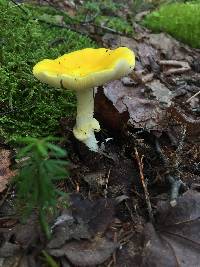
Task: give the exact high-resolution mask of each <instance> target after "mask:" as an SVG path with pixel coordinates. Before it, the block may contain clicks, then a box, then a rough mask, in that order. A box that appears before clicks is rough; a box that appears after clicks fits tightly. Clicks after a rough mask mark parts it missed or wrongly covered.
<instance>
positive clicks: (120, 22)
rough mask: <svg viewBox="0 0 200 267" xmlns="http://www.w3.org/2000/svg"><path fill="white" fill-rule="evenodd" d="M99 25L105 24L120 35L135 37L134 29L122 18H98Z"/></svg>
mask: <svg viewBox="0 0 200 267" xmlns="http://www.w3.org/2000/svg"><path fill="white" fill-rule="evenodd" d="M95 22H96V23H97V24H100V25H101V24H103V25H105V26H106V27H108V28H111V29H113V30H116V31H117V32H119V33H124V34H127V35H133V27H132V26H131V25H130V23H128V22H127V21H126V20H124V19H123V18H120V17H109V16H98V17H97V18H96V20H95Z"/></svg>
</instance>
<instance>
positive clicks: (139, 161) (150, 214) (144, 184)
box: [135, 147, 154, 223]
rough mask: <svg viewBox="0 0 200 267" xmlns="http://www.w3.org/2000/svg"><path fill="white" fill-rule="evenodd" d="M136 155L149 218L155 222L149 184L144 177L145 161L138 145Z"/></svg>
mask: <svg viewBox="0 0 200 267" xmlns="http://www.w3.org/2000/svg"><path fill="white" fill-rule="evenodd" d="M135 156H136V160H137V163H138V167H139V171H140V178H141V182H142V186H143V189H144V194H145V200H146V204H147V209H148V213H149V219H150V221H151V222H152V223H153V222H154V217H153V213H152V207H151V202H150V197H149V192H148V189H147V185H146V182H145V178H144V174H143V163H142V159H140V157H139V154H138V151H137V148H136V147H135Z"/></svg>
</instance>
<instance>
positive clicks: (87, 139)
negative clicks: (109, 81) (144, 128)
mask: <svg viewBox="0 0 200 267" xmlns="http://www.w3.org/2000/svg"><path fill="white" fill-rule="evenodd" d="M76 97H77V116H76V125H75V127H74V129H73V133H74V136H75V137H76V138H77V139H78V140H80V141H82V142H83V143H84V144H85V145H86V146H88V148H89V149H90V150H92V151H95V152H97V151H98V144H97V143H98V142H97V140H96V138H95V134H94V131H100V125H99V122H98V121H97V120H96V119H95V118H93V115H94V96H93V89H91V88H90V89H86V90H79V91H76Z"/></svg>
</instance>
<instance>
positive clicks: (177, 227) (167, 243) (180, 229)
mask: <svg viewBox="0 0 200 267" xmlns="http://www.w3.org/2000/svg"><path fill="white" fill-rule="evenodd" d="M157 222H158V224H157V226H156V228H154V227H153V225H151V224H147V225H146V227H145V230H144V237H145V245H144V249H143V253H142V255H143V256H142V258H143V259H142V267H148V266H149V267H150V266H157V267H160V266H162V267H172V266H173V267H175V266H179V267H188V266H190V267H196V266H199V262H200V231H199V228H200V193H198V192H195V191H192V190H190V191H187V192H186V193H185V194H184V195H183V196H182V197H180V198H179V199H178V203H177V205H176V206H175V207H173V208H172V207H171V206H170V205H169V203H168V202H160V204H159V205H158V217H157Z"/></svg>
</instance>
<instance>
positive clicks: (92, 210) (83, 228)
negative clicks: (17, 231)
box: [48, 194, 114, 249]
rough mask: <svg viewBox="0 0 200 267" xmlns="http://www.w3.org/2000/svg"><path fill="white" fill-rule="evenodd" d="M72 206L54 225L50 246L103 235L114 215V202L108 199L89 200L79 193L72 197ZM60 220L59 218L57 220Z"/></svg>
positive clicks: (57, 246)
mask: <svg viewBox="0 0 200 267" xmlns="http://www.w3.org/2000/svg"><path fill="white" fill-rule="evenodd" d="M70 202H71V206H70V208H69V209H67V210H64V211H63V213H62V215H61V216H62V218H59V219H62V220H60V223H59V224H58V223H57V224H56V225H54V226H55V227H54V235H53V238H52V239H51V241H50V242H49V244H48V248H51V249H52V248H59V247H60V246H63V245H64V244H65V243H66V242H67V241H70V240H72V239H76V240H80V239H92V238H93V237H94V236H96V235H97V234H98V235H102V234H103V233H104V232H105V231H106V229H107V228H108V226H109V225H110V224H111V222H112V220H113V216H114V202H113V201H112V202H111V201H109V200H106V199H98V200H96V201H93V202H92V201H89V200H87V199H82V198H81V197H80V195H79V194H72V195H71V197H70ZM57 222H58V220H57Z"/></svg>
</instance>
